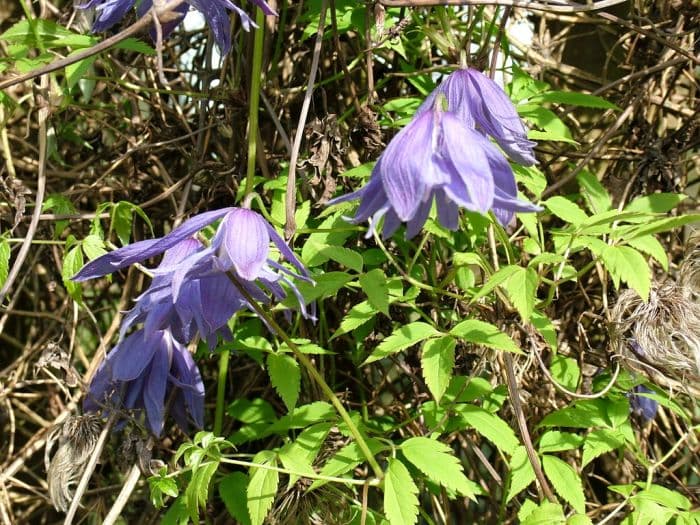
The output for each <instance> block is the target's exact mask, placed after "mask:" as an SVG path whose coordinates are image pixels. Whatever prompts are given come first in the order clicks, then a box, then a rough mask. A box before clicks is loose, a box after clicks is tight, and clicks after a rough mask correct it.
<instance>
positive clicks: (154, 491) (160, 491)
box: [148, 467, 179, 509]
mask: <svg viewBox="0 0 700 525" xmlns="http://www.w3.org/2000/svg"><path fill="white" fill-rule="evenodd" d="M163 470H164V471H167V468H166V467H163ZM163 474H165V472H164V473H163ZM163 474H161V475H157V476H151V477H149V478H148V486H149V488H150V491H151V503H153V506H154V507H155V508H157V509H160V508H163V507H164V506H165V503H164V502H163V496H164V495H165V496H170V497H172V498H176V497H177V495H178V493H179V492H178V489H177V483H176V482H175V480H174V479H173V478H169V477H166V476H165V475H163Z"/></svg>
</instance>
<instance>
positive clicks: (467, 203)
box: [329, 93, 540, 239]
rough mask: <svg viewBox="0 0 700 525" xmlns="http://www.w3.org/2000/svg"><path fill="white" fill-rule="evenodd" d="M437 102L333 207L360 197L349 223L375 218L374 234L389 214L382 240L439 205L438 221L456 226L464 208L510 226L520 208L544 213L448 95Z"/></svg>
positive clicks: (416, 227)
mask: <svg viewBox="0 0 700 525" xmlns="http://www.w3.org/2000/svg"><path fill="white" fill-rule="evenodd" d="M431 100H432V103H431V104H432V105H431V106H430V107H426V108H425V109H424V110H422V111H419V112H418V113H417V114H416V116H415V117H414V119H413V120H412V121H411V122H410V123H409V124H408V125H407V126H406V127H405V128H403V129H402V130H401V131H400V132H399V133H398V134H397V135H396V136H395V137H394V138H393V139H392V141H391V142H390V143H389V145H388V146H387V148H386V150H385V151H384V152H383V153H382V155H381V156H380V157H379V160H378V161H377V163H376V165H375V166H374V169H373V170H372V175H371V178H370V181H369V183H368V184H367V185H366V186H365V187H363V188H361V189H360V190H358V191H356V192H354V193H351V194H349V195H344V196H341V197H337V198H335V199H333V200H331V201H330V202H329V204H336V203H340V202H345V201H349V200H354V199H361V202H360V207H359V208H358V210H357V212H356V214H355V217H354V218H352V219H351V221H352V222H353V223H355V224H357V223H360V222H364V221H365V220H367V219H369V220H370V230H369V232H368V234H367V236H368V237H369V236H371V235H372V234H373V232H374V229H375V228H376V224H377V222H378V220H379V219H380V218H382V217H384V226H383V230H382V236H383V237H389V236H391V235H392V234H393V233H394V232H395V231H396V230H397V229H398V227H399V226H400V225H401V223H404V222H405V223H406V238H409V239H410V238H412V237H414V236H415V235H416V234H418V232H419V231H420V230H421V228H422V227H423V225H424V224H425V221H426V220H427V219H428V216H429V214H430V210H431V207H432V205H433V202H435V204H436V208H437V215H438V220H439V222H440V223H441V224H442V225H443V226H444V227H445V228H447V229H450V230H456V229H457V227H458V219H459V208H465V209H467V210H470V211H476V212H480V213H486V212H488V211H489V210H491V209H492V210H493V211H494V213H495V215H496V217H497V218H498V220H499V221H500V222H501V223H502V224H504V225H505V224H507V223H508V222H510V220H511V219H512V217H513V214H514V213H515V212H530V211H538V210H539V209H540V208H538V207H537V206H534V205H533V204H530V203H529V202H525V201H521V200H519V199H518V197H517V187H516V183H515V178H514V176H513V171H512V169H511V167H510V165H509V164H508V162H507V161H506V159H505V158H504V157H503V155H502V154H501V152H500V151H498V148H496V146H494V145H493V144H492V143H491V142H490V141H489V140H488V139H487V138H486V137H485V136H484V135H483V134H482V133H480V132H479V131H477V130H475V129H474V128H473V127H469V126H468V125H467V124H465V123H464V121H463V119H462V118H460V116H459V114H458V113H453V112H452V111H446V110H445V109H444V107H443V106H444V104H445V101H446V97H445V96H444V95H442V94H439V93H438V94H436V95H435V96H432V98H431Z"/></svg>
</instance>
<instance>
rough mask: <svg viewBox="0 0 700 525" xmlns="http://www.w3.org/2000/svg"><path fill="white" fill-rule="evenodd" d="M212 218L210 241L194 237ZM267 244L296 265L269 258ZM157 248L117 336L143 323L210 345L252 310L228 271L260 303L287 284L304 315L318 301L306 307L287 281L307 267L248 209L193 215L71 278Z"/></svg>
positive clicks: (282, 294) (90, 275)
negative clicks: (145, 283)
mask: <svg viewBox="0 0 700 525" xmlns="http://www.w3.org/2000/svg"><path fill="white" fill-rule="evenodd" d="M217 219H223V220H222V221H221V223H220V224H219V227H218V229H217V232H216V234H215V235H214V238H213V239H212V242H211V245H210V246H208V247H205V246H204V245H202V244H201V243H200V242H199V241H198V240H196V239H193V238H192V236H193V235H194V234H196V233H197V232H198V231H199V230H201V229H202V228H204V227H205V226H207V225H209V224H211V223H212V222H214V221H216V220H217ZM271 243H272V245H273V246H275V247H276V248H277V250H278V251H279V253H280V254H281V255H282V256H284V258H285V259H286V260H287V261H288V262H289V263H290V264H291V265H292V267H293V268H294V270H296V271H294V270H291V269H289V268H287V267H286V266H284V265H282V264H280V262H278V261H277V260H275V259H273V258H272V255H271V254H270V244H271ZM161 253H165V254H166V255H165V257H164V258H163V260H162V262H161V264H160V265H159V266H158V267H157V268H156V269H154V270H153V274H154V278H153V282H152V284H151V286H150V288H149V289H148V290H147V291H146V293H144V294H143V295H142V296H141V297H140V298H139V299H138V301H137V304H136V307H135V308H134V309H133V310H132V311H131V312H130V313H129V314H128V315H127V318H126V319H125V323H124V326H123V327H122V336H123V335H124V334H125V333H126V331H127V330H128V328H130V327H131V326H133V325H135V324H136V323H140V322H143V323H144V325H145V329H146V332H147V333H149V334H150V332H152V331H154V330H162V329H165V328H168V329H170V330H171V331H172V333H173V335H174V336H175V337H177V338H178V339H179V340H180V341H181V342H183V343H186V342H188V341H190V340H191V338H192V337H193V335H194V332H195V329H196V330H197V331H199V333H200V335H201V336H202V337H203V338H204V339H207V340H208V341H209V344H210V347H211V346H212V345H213V344H215V343H216V335H217V334H219V335H225V334H226V333H228V332H227V330H228V329H227V328H226V326H225V325H226V322H227V321H228V320H229V319H230V318H231V316H232V315H233V314H234V313H235V312H236V311H238V310H240V309H242V308H250V309H251V310H252V309H253V308H252V306H251V305H250V304H249V302H248V300H247V299H246V297H245V296H244V295H243V294H242V293H241V292H240V291H239V289H238V288H237V287H236V286H235V285H234V284H233V283H232V282H231V277H234V278H235V279H236V280H237V281H238V283H239V284H240V285H241V286H242V288H243V289H244V290H245V291H246V292H247V293H248V294H249V295H250V296H252V298H253V299H255V300H256V301H260V302H263V303H269V302H270V298H269V295H272V297H274V298H275V299H277V300H283V299H285V298H286V297H287V292H286V290H285V288H284V287H283V286H282V285H283V284H284V285H285V286H286V287H287V289H289V290H290V291H291V292H292V293H293V294H294V296H295V297H296V298H297V300H298V304H299V310H300V311H301V313H302V315H304V316H306V317H309V318H313V317H314V315H315V304H313V303H312V304H311V312H307V310H306V305H305V302H304V298H303V297H302V295H301V293H300V292H299V290H298V289H297V287H296V285H295V284H294V282H293V280H292V279H299V280H303V281H307V282H313V281H312V280H311V278H310V276H309V273H308V271H307V270H306V268H304V266H303V264H302V263H301V261H300V260H299V259H298V258H297V257H296V255H294V252H293V251H292V250H291V249H290V248H289V246H287V244H286V243H285V242H284V239H282V237H281V236H280V235H279V234H278V233H277V232H276V231H275V229H274V228H273V227H272V226H271V225H270V224H269V223H268V222H267V221H266V220H265V219H264V218H263V217H262V216H261V215H260V214H258V213H257V212H254V211H252V210H249V209H246V208H224V209H221V210H215V211H210V212H205V213H201V214H199V215H196V216H194V217H192V218H190V219H188V220H187V221H185V222H184V223H182V224H181V225H180V226H179V227H177V228H175V229H174V230H173V231H172V232H170V233H169V234H167V235H166V236H164V237H162V238H159V239H150V240H145V241H139V242H135V243H133V244H130V245H128V246H124V247H123V248H119V249H118V250H114V251H113V252H110V253H107V254H105V255H103V256H102V257H98V258H97V259H95V260H93V261H90V262H89V263H87V264H86V265H85V266H84V267H83V268H82V269H81V270H80V271H79V272H78V273H77V274H76V275H75V276H73V280H75V281H86V280H88V279H94V278H96V277H101V276H104V275H107V274H109V273H112V272H114V271H116V270H119V269H122V268H126V267H128V266H131V265H132V264H134V263H137V262H140V261H143V260H146V259H149V258H151V257H154V256H156V255H160V254H161Z"/></svg>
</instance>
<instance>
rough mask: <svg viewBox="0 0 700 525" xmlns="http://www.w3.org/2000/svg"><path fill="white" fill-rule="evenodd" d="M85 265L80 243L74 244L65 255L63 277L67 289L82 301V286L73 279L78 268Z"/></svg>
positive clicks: (74, 297)
mask: <svg viewBox="0 0 700 525" xmlns="http://www.w3.org/2000/svg"><path fill="white" fill-rule="evenodd" d="M82 267H83V252H82V250H81V249H80V245H76V246H73V247H72V248H71V249H70V250H68V251H67V252H66V253H65V255H64V256H63V268H62V269H61V277H62V278H63V286H65V287H66V291H67V292H68V293H69V294H70V296H71V297H72V298H73V299H74V300H75V301H77V302H79V303H80V302H82V288H81V286H80V283H76V282H74V281H71V277H73V276H74V275H75V274H76V273H78V270H80V269H81V268H82Z"/></svg>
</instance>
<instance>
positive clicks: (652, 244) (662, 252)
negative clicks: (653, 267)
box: [627, 235, 668, 271]
mask: <svg viewBox="0 0 700 525" xmlns="http://www.w3.org/2000/svg"><path fill="white" fill-rule="evenodd" d="M627 244H629V245H630V246H631V247H632V248H635V249H637V250H639V251H640V252H643V253H646V254H647V255H650V256H652V257H653V258H654V259H655V260H656V261H657V262H658V263H659V264H660V265H661V267H662V268H663V269H664V270H665V271H668V253H667V252H666V248H664V246H663V245H662V244H661V243H660V242H659V241H658V240H657V239H656V237H654V236H653V235H647V236H645V237H637V238H635V239H628V240H627Z"/></svg>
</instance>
